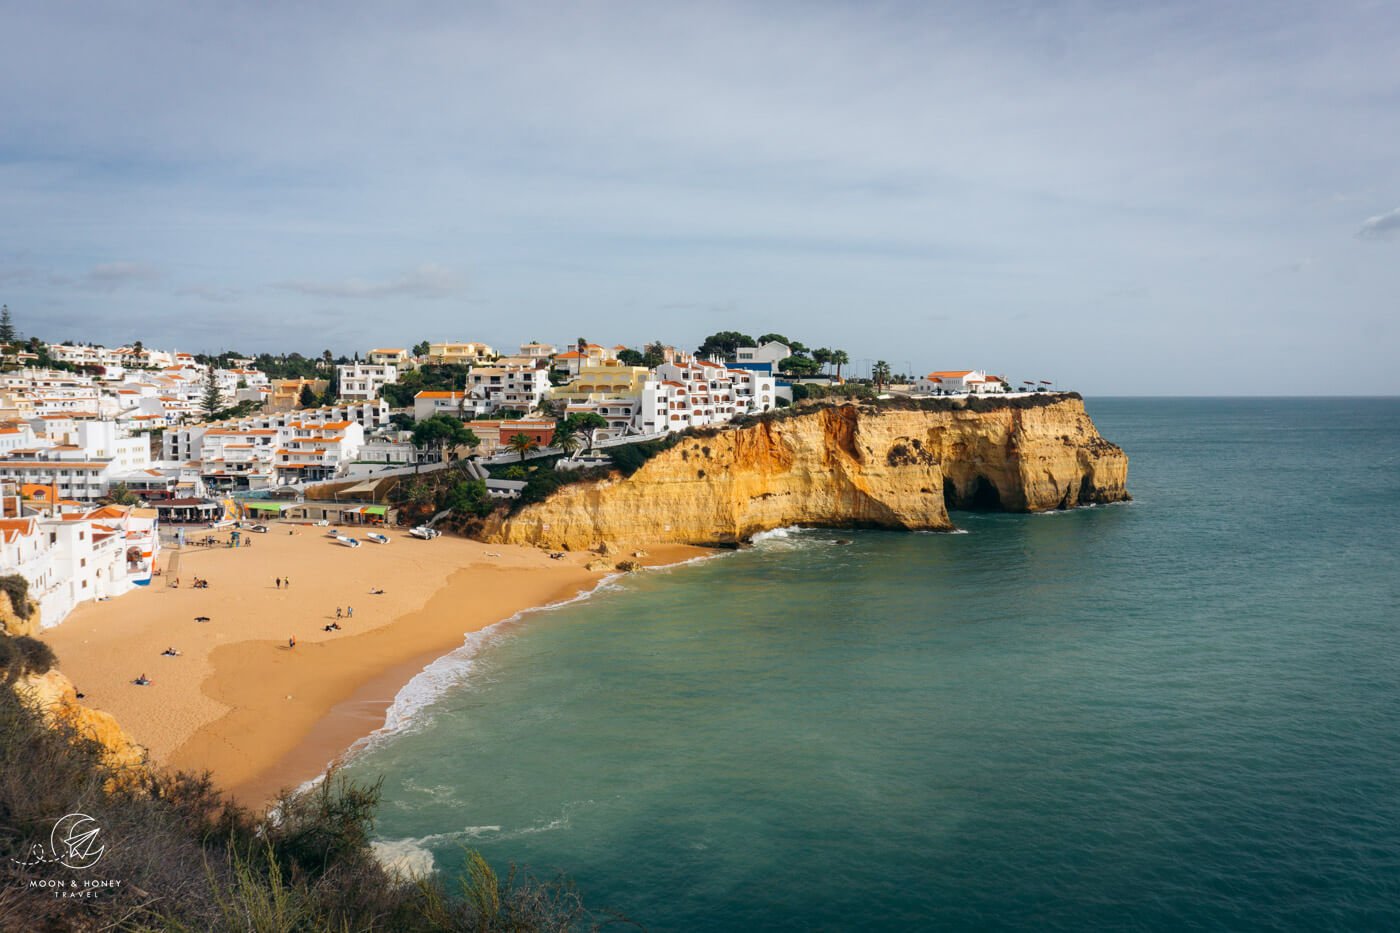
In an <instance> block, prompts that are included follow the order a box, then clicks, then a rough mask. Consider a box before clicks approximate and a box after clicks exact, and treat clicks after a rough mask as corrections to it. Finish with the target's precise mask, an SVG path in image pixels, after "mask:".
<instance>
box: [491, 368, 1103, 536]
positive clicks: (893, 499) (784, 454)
mask: <svg viewBox="0 0 1400 933" xmlns="http://www.w3.org/2000/svg"><path fill="white" fill-rule="evenodd" d="M1127 473H1128V458H1127V456H1126V455H1125V454H1124V453H1123V451H1122V450H1121V449H1119V448H1118V447H1117V446H1115V445H1114V444H1111V443H1109V442H1108V441H1106V440H1104V439H1103V438H1102V437H1101V436H1099V432H1098V430H1097V429H1096V428H1095V427H1094V424H1093V422H1092V421H1091V420H1090V419H1089V416H1088V415H1087V414H1086V413H1085V411H1084V404H1083V401H1082V400H1081V399H1080V398H1079V396H1077V395H1073V394H1069V395H1054V396H1046V397H1032V398H1025V399H1015V398H1012V399H996V398H986V399H974V400H969V401H964V400H961V399H958V400H954V399H943V400H929V401H925V402H913V401H907V402H901V401H895V402H882V403H878V404H876V403H864V404H860V405H856V404H845V405H828V406H821V407H813V408H807V409H802V410H800V411H795V412H792V413H790V414H789V413H783V415H781V416H777V417H764V418H760V419H757V420H756V422H754V423H749V424H747V425H745V426H742V427H735V428H730V429H725V430H719V431H715V432H706V433H702V434H699V435H696V436H689V435H685V436H682V437H681V438H680V440H679V441H678V442H677V443H675V444H674V446H672V447H670V448H669V449H667V450H665V451H662V452H661V453H659V454H657V455H656V456H654V457H652V458H651V459H650V460H648V461H647V462H646V463H645V464H644V465H643V466H642V467H641V468H640V469H639V470H637V471H636V472H635V473H633V474H632V475H631V476H628V477H623V476H621V475H620V474H615V475H613V476H612V477H610V478H608V479H604V480H599V481H595V482H586V483H578V484H573V485H569V486H565V487H563V488H561V489H560V490H558V491H557V492H556V493H554V495H552V496H551V497H550V498H549V499H547V500H546V501H544V502H539V503H534V504H531V505H527V506H525V507H523V508H521V509H520V510H519V511H518V512H516V513H515V514H513V515H510V516H504V517H503V516H493V517H492V518H491V519H489V520H488V521H487V522H486V524H485V525H484V527H483V530H482V532H481V536H482V537H483V538H485V539H486V540H488V541H492V542H499V543H509V544H529V545H536V546H541V547H550V548H562V549H572V550H581V549H585V548H589V547H593V546H596V545H597V544H598V543H600V542H609V543H615V544H625V545H644V544H657V543H685V544H701V545H704V544H734V543H737V542H740V541H744V540H746V539H748V538H750V537H752V536H753V535H754V534H756V533H758V532H760V531H765V530H769V529H772V528H780V527H783V526H787V525H823V526H837V527H879V528H898V529H935V530H946V529H951V528H952V527H953V523H952V521H951V520H950V519H949V516H948V510H949V508H954V509H958V508H975V509H991V510H1003V511H1011V512H1038V511H1045V510H1049V509H1063V508H1072V507H1074V506H1077V505H1087V504H1090V503H1101V502H1117V501H1121V500H1125V499H1128V498H1129V496H1128V492H1127V488H1126V483H1127Z"/></svg>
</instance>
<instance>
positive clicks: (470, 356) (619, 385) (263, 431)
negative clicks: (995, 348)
mask: <svg viewBox="0 0 1400 933" xmlns="http://www.w3.org/2000/svg"><path fill="white" fill-rule="evenodd" d="M0 354H2V356H0V363H3V366H2V367H0V576H5V575H10V576H18V577H20V578H23V579H24V580H25V581H26V582H27V586H28V594H29V595H28V597H27V598H28V599H29V600H30V601H32V603H33V604H34V606H35V607H36V608H37V611H38V616H39V618H41V619H42V624H44V625H52V624H56V623H57V622H58V621H60V620H61V619H62V618H63V617H64V616H65V615H66V614H67V613H68V612H69V611H71V609H72V608H73V607H74V606H75V605H76V604H77V603H79V602H81V601H84V600H86V599H104V598H110V597H112V596H116V595H120V594H121V593H122V592H125V591H127V590H129V589H130V588H131V587H134V586H139V585H144V584H146V583H149V581H150V578H151V574H152V572H153V571H154V569H155V566H156V555H157V553H158V551H159V549H160V546H161V538H162V536H164V537H165V538H166V539H167V543H174V542H175V541H177V540H178V541H180V542H183V540H184V537H183V531H182V529H191V528H199V527H209V526H211V525H219V524H224V523H227V524H232V523H234V522H241V521H242V520H244V519H247V520H250V521H253V520H257V519H261V518H269V517H280V518H283V519H298V518H300V519H305V520H308V521H311V520H320V521H327V520H330V521H335V522H337V523H364V524H376V523H386V522H392V521H395V520H396V519H398V518H399V515H398V512H397V510H396V509H395V508H394V507H393V506H392V505H385V504H384V503H382V502H378V501H376V498H375V496H374V495H373V493H374V490H375V489H376V485H375V484H376V482H377V481H378V480H380V479H382V478H383V477H386V476H391V475H399V476H404V475H406V474H411V475H412V477H413V480H414V481H415V482H416V481H417V480H418V478H419V477H420V476H421V475H424V474H427V473H430V472H431V471H433V470H434V469H441V468H442V467H443V466H445V465H446V464H447V463H448V462H450V461H454V460H463V459H467V458H470V463H471V466H470V469H471V473H470V475H469V479H470V480H471V481H472V482H477V483H479V486H478V487H477V488H479V489H480V490H481V491H482V492H483V493H484V494H483V495H482V500H483V501H487V502H489V500H498V499H501V498H511V497H516V496H519V495H520V493H521V491H522V489H523V488H524V487H525V486H526V482H525V479H526V478H527V476H528V475H529V474H528V473H527V471H526V470H525V469H523V468H521V467H520V466H515V467H514V468H512V467H511V466H508V465H509V464H524V463H526V461H527V460H529V461H534V460H539V461H540V463H541V464H545V465H551V464H552V469H554V470H570V469H580V468H587V467H596V466H605V465H607V464H608V463H610V451H611V452H612V454H611V456H617V450H618V448H622V447H626V446H628V445H631V444H638V443H646V442H651V441H656V440H657V439H660V438H664V437H666V436H667V435H669V434H673V433H674V432H678V431H682V430H685V429H688V428H702V427H710V426H722V425H724V424H726V423H727V422H729V421H731V420H733V419H735V418H740V417H743V416H750V415H758V414H762V413H763V412H767V411H771V410H774V409H776V408H781V407H786V406H789V405H793V404H801V403H802V402H804V401H805V400H807V399H810V398H816V397H823V396H826V395H830V394H836V395H851V396H867V397H869V396H873V395H876V394H883V393H890V392H894V393H897V394H906V395H914V396H920V395H954V396H956V395H967V394H1015V390H1013V388H1012V386H1011V384H1010V383H1009V382H1007V381H1006V380H1005V379H1002V378H1001V377H999V376H995V375H990V374H988V373H987V372H985V371H984V370H976V369H968V370H947V371H934V372H930V373H928V374H926V375H924V376H921V377H918V378H908V377H905V379H904V381H903V382H902V383H897V382H896V381H895V377H894V375H893V374H892V372H891V370H890V367H889V366H888V364H886V363H884V362H883V361H879V362H877V363H875V364H874V366H873V367H871V372H870V375H871V378H868V379H857V380H853V379H850V378H848V377H847V376H843V375H842V373H841V371H842V368H843V366H846V365H848V364H849V362H850V361H849V358H848V357H847V355H846V354H845V353H844V352H843V351H839V350H835V351H833V350H827V349H825V348H819V349H815V350H809V349H808V348H806V347H805V346H803V345H802V344H801V343H799V342H797V341H789V340H788V339H787V338H785V337H783V336H782V335H777V334H769V335H765V336H764V337H762V338H758V339H753V338H749V337H747V336H746V335H743V334H739V333H735V332H722V333H720V334H715V335H712V336H711V337H710V338H708V339H707V340H706V341H705V342H704V344H702V345H701V347H699V348H698V349H697V350H696V351H695V352H689V351H685V350H681V349H678V348H676V347H673V346H668V345H664V344H662V343H660V342H655V343H651V344H648V345H645V346H642V347H639V348H630V347H628V346H626V345H621V344H619V345H613V346H605V345H602V344H597V343H592V342H590V341H587V340H584V339H579V340H577V341H576V342H573V343H571V344H568V345H564V346H555V345H550V344H546V343H541V342H539V341H529V342H526V343H522V344H520V345H519V346H518V347H517V348H514V349H509V350H498V349H497V348H495V347H492V346H489V345H487V344H484V343H480V342H442V343H434V342H427V341H425V342H423V343H420V344H418V345H416V346H414V347H412V348H399V347H375V348H369V349H367V350H366V351H365V352H364V353H363V354H360V353H356V354H354V355H353V357H351V358H344V357H341V358H335V357H333V356H332V354H331V353H330V352H329V351H326V352H325V353H324V354H322V355H321V356H320V357H302V356H300V355H298V354H289V355H285V356H272V355H269V354H263V355H261V356H243V355H238V354H236V353H223V354H219V355H215V356H209V355H203V354H191V353H188V352H181V351H178V350H174V349H171V350H164V349H155V348H151V347H146V346H144V344H142V343H140V342H136V343H133V344H132V345H129V346H122V347H116V348H108V347H102V346H97V345H88V344H78V343H71V342H64V343H48V342H45V341H42V340H39V339H37V338H33V337H31V338H28V339H23V338H21V337H20V336H19V335H18V334H16V331H15V326H14V324H13V322H12V321H11V319H10V316H9V312H8V309H5V310H4V313H3V316H0ZM1044 390H1045V385H1043V384H1040V385H1031V384H1029V383H1025V384H1022V387H1021V389H1020V391H1044ZM531 469H532V470H537V469H538V467H531ZM326 483H340V484H348V485H341V486H339V487H337V488H338V489H340V490H341V491H343V492H345V493H346V495H344V496H342V495H337V497H336V498H337V500H340V501H337V503H336V504H335V505H334V506H330V505H326V504H319V505H318V504H316V503H314V502H313V501H312V500H313V499H314V498H315V497H314V496H311V497H308V496H307V495H306V494H307V492H308V491H309V490H311V489H312V488H313V487H315V486H316V485H318V484H326ZM357 483H358V484H357ZM357 497H358V498H357ZM361 499H363V500H364V501H360V500H361ZM177 533H178V537H172V536H173V535H176V534H177ZM16 601H18V602H20V603H22V602H24V598H23V597H20V596H19V595H18V594H17V592H12V593H11V602H12V603H14V602H16ZM3 609H4V607H3V606H0V610H3ZM11 611H12V613H14V614H25V613H26V612H27V609H26V607H24V606H22V605H18V606H12V607H11Z"/></svg>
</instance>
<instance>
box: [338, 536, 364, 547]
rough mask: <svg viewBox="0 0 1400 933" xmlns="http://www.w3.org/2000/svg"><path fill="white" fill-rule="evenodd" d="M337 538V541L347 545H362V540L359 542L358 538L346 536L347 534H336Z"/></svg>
mask: <svg viewBox="0 0 1400 933" xmlns="http://www.w3.org/2000/svg"><path fill="white" fill-rule="evenodd" d="M335 540H336V542H337V543H339V544H343V545H345V546H346V547H359V546H360V542H359V541H358V540H356V539H355V538H349V537H346V536H345V535H336V538H335Z"/></svg>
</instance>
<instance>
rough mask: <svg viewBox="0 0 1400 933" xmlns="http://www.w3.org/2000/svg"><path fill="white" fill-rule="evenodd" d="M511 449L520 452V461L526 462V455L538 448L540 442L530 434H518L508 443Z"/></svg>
mask: <svg viewBox="0 0 1400 933" xmlns="http://www.w3.org/2000/svg"><path fill="white" fill-rule="evenodd" d="M506 446H507V447H509V448H510V449H511V450H513V451H515V452H516V453H518V454H520V462H521V463H524V462H525V455H526V454H528V453H529V452H530V451H532V450H537V449H538V448H539V446H540V442H539V441H537V440H535V439H534V438H533V437H531V436H530V435H528V434H517V435H515V436H514V437H512V438H511V439H510V441H509V442H508V443H507V444H506Z"/></svg>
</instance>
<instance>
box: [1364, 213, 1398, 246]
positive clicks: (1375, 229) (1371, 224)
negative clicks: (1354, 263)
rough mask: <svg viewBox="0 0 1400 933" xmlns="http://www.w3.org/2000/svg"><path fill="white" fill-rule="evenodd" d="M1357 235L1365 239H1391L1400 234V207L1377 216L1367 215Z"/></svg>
mask: <svg viewBox="0 0 1400 933" xmlns="http://www.w3.org/2000/svg"><path fill="white" fill-rule="evenodd" d="M1356 235H1357V236H1358V237H1360V238H1361V239H1363V240H1390V239H1394V238H1395V237H1396V236H1397V235H1400V207H1397V208H1396V209H1395V210H1393V211H1388V212H1386V213H1384V214H1377V215H1376V216H1375V217H1367V218H1366V222H1365V223H1363V224H1362V225H1361V229H1360V230H1358V231H1356Z"/></svg>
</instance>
